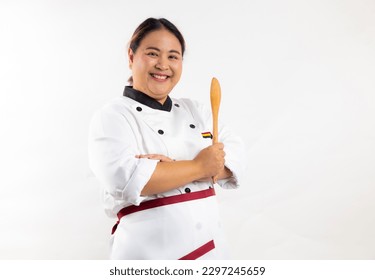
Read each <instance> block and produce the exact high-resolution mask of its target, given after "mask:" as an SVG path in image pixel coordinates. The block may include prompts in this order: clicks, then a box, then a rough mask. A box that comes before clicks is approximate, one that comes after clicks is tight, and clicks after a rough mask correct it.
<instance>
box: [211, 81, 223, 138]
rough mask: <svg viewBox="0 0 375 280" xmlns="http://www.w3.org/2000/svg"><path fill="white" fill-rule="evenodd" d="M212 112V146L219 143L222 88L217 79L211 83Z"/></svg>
mask: <svg viewBox="0 0 375 280" xmlns="http://www.w3.org/2000/svg"><path fill="white" fill-rule="evenodd" d="M210 98H211V110H212V120H213V129H212V134H213V135H212V144H215V143H217V142H218V138H219V136H218V134H219V108H220V101H221V88H220V84H219V81H218V80H217V79H216V78H212V81H211V93H210Z"/></svg>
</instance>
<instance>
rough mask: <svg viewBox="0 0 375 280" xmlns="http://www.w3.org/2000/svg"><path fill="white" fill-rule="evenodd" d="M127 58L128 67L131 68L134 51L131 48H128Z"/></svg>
mask: <svg viewBox="0 0 375 280" xmlns="http://www.w3.org/2000/svg"><path fill="white" fill-rule="evenodd" d="M128 58H129V68H130V69H132V65H133V59H134V53H133V50H132V49H131V48H129V49H128Z"/></svg>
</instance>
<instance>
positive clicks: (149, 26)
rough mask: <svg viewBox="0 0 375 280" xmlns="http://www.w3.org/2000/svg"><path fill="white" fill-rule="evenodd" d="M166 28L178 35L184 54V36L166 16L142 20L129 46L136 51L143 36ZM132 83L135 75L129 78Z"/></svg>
mask: <svg viewBox="0 0 375 280" xmlns="http://www.w3.org/2000/svg"><path fill="white" fill-rule="evenodd" d="M163 28H164V29H166V30H168V31H169V32H171V33H172V34H173V35H175V36H176V38H177V39H178V41H179V42H180V44H181V50H182V56H183V55H184V52H185V40H184V37H183V36H182V34H181V32H180V31H179V30H178V29H177V27H176V26H175V25H174V24H173V23H171V22H170V21H169V20H167V19H165V18H159V19H156V18H148V19H146V20H145V21H144V22H142V23H141V24H140V25H139V26H138V27H137V29H136V30H135V31H134V33H133V36H132V38H131V39H130V42H129V48H130V49H131V50H132V51H133V53H135V52H136V51H137V49H138V47H139V45H140V44H141V42H142V40H143V38H145V37H146V36H147V34H149V33H151V32H153V31H156V30H160V29H163ZM128 82H129V83H130V84H133V77H132V76H131V77H130V78H129V80H128Z"/></svg>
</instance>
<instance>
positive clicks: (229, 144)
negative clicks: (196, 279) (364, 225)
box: [89, 86, 244, 260]
mask: <svg viewBox="0 0 375 280" xmlns="http://www.w3.org/2000/svg"><path fill="white" fill-rule="evenodd" d="M211 130H212V117H211V112H210V110H208V108H205V107H204V106H203V105H201V104H199V103H197V102H195V101H192V100H189V99H171V98H170V97H169V96H168V97H167V100H166V101H165V103H164V104H160V103H159V102H157V101H156V100H154V99H153V98H151V97H149V96H148V95H146V94H144V93H142V92H140V91H137V90H135V89H133V88H132V87H129V86H127V87H125V90H124V96H122V97H119V98H115V99H114V100H112V101H111V102H109V103H108V104H107V105H105V106H104V107H103V108H102V109H100V110H98V111H97V112H96V113H95V114H94V116H93V119H92V122H91V125H90V132H89V162H90V167H91V169H92V171H93V172H94V174H95V175H96V177H97V178H98V179H99V180H100V181H101V183H102V184H103V186H104V204H105V211H106V213H107V214H108V215H109V216H111V217H114V216H116V215H117V216H118V218H119V222H118V224H116V225H115V227H114V229H113V235H112V237H111V256H110V257H111V259H133V260H136V259H165V260H167V259H171V260H173V259H226V258H228V251H227V248H226V242H225V238H224V236H223V229H222V226H221V224H220V218H219V209H218V204H217V200H216V197H215V191H214V188H213V185H212V183H211V182H192V183H189V184H187V185H184V186H180V187H179V188H176V189H173V190H171V191H168V192H164V193H161V194H156V195H150V196H142V195H141V191H142V189H143V187H144V186H145V185H146V183H147V182H148V181H149V179H150V178H151V175H152V174H153V172H154V170H155V167H156V165H157V163H158V161H157V160H153V159H147V158H140V159H139V158H136V157H135V156H136V155H140V154H161V155H165V156H167V157H169V158H171V159H173V160H177V161H178V160H191V159H194V157H195V156H196V155H197V154H198V153H199V152H200V151H201V150H202V149H203V148H206V147H207V146H209V145H211V144H212V139H211V138H212V135H211V133H210V131H211ZM219 141H220V142H223V143H224V151H225V152H226V156H225V165H226V167H227V168H229V169H230V170H231V171H232V173H233V176H232V177H231V178H227V179H224V180H219V181H218V184H219V185H220V186H221V187H223V188H237V187H238V186H239V182H240V178H241V176H242V173H243V159H242V158H243V155H244V152H243V145H242V142H241V140H240V139H239V138H238V137H236V136H234V135H232V134H231V133H229V132H228V130H227V129H225V127H222V126H221V127H220V128H219Z"/></svg>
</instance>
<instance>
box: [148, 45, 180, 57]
mask: <svg viewBox="0 0 375 280" xmlns="http://www.w3.org/2000/svg"><path fill="white" fill-rule="evenodd" d="M146 50H155V51H158V52H160V49H158V48H156V47H148V48H146ZM169 52H170V53H177V54H179V55H181V53H180V52H179V51H176V50H170V51H169Z"/></svg>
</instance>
